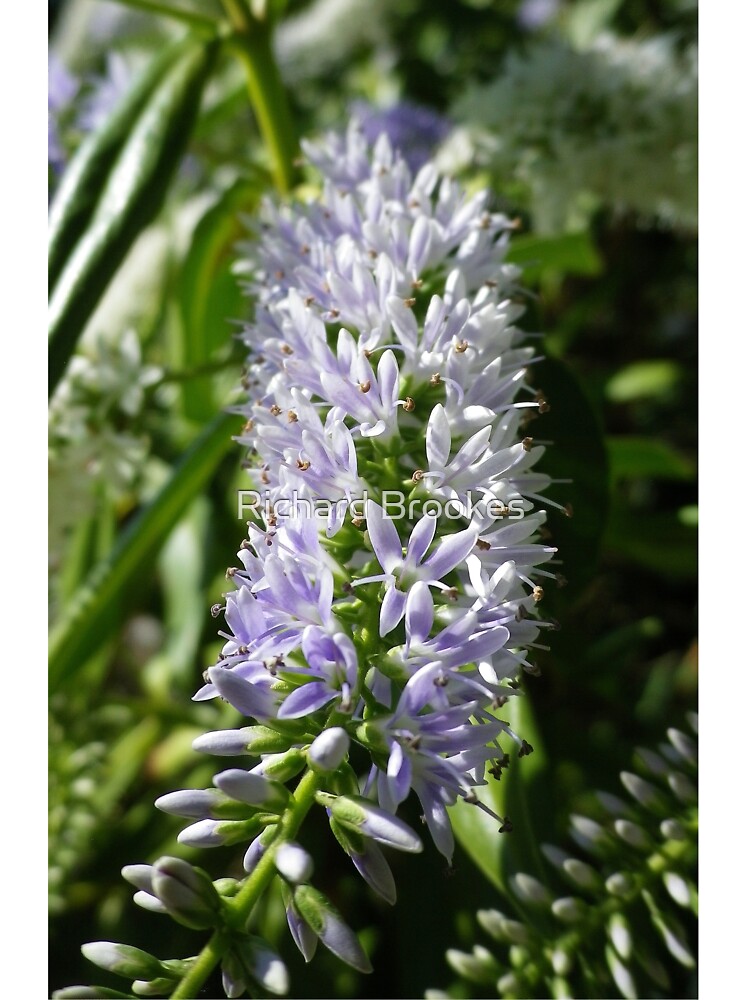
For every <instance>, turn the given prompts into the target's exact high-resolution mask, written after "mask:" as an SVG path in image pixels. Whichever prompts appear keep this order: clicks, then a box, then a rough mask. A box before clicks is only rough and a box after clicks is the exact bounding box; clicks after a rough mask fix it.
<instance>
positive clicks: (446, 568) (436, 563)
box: [422, 528, 477, 580]
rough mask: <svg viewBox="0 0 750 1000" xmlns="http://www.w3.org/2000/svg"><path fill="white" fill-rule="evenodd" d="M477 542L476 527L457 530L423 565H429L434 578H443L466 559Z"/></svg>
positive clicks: (443, 541) (444, 540)
mask: <svg viewBox="0 0 750 1000" xmlns="http://www.w3.org/2000/svg"><path fill="white" fill-rule="evenodd" d="M476 543H477V530H476V528H466V529H465V530H464V531H458V532H456V534H455V535H448V537H447V538H443V539H442V541H441V542H440V543H439V545H438V547H437V548H436V549H435V551H434V552H433V553H432V555H431V556H428V557H427V559H425V561H424V563H423V564H422V565H423V566H424V567H429V570H430V574H431V578H432V579H433V580H442V578H443V577H444V576H445V575H446V574H447V573H450V571H451V570H452V569H455V567H456V566H458V565H459V563H462V562H463V561H464V559H465V558H466V557H467V556H468V555H469V553H470V552H471V550H472V549H473V548H474V546H475V545H476Z"/></svg>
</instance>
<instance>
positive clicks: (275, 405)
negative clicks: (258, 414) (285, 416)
mask: <svg viewBox="0 0 750 1000" xmlns="http://www.w3.org/2000/svg"><path fill="white" fill-rule="evenodd" d="M268 409H269V411H270V412H271V414H272V415H273V416H274V417H278V415H279V414H280V413H281V407H280V406H279V404H278V403H273V404H272V405H271V406H269V407H268Z"/></svg>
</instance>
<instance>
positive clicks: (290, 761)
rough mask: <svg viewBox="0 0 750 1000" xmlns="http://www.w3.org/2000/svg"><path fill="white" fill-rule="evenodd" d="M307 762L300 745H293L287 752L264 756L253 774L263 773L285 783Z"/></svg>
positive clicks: (266, 776)
mask: <svg viewBox="0 0 750 1000" xmlns="http://www.w3.org/2000/svg"><path fill="white" fill-rule="evenodd" d="M306 763H307V758H306V757H305V754H304V753H303V752H302V751H301V750H300V749H299V748H298V747H292V749H291V750H287V751H286V752H285V753H274V754H269V755H268V756H267V757H264V758H263V760H262V761H261V762H260V764H258V765H257V767H254V768H253V774H262V775H263V776H264V777H265V778H271V779H272V780H273V781H280V782H282V783H283V782H285V781H289V779H290V778H295V777H296V776H297V775H298V774H299V773H300V771H301V770H302V769H303V768H304V767H305V764H306Z"/></svg>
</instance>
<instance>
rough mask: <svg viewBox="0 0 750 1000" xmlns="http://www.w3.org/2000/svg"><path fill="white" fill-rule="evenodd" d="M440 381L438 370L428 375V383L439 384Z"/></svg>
mask: <svg viewBox="0 0 750 1000" xmlns="http://www.w3.org/2000/svg"><path fill="white" fill-rule="evenodd" d="M441 382H442V379H441V378H440V372H435V374H434V375H431V376H430V385H440V383H441Z"/></svg>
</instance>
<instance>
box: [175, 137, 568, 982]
mask: <svg viewBox="0 0 750 1000" xmlns="http://www.w3.org/2000/svg"><path fill="white" fill-rule="evenodd" d="M306 153H307V156H308V159H309V160H310V161H311V162H312V164H313V165H314V166H315V167H317V169H318V171H319V172H320V174H322V177H323V184H322V192H321V194H320V197H319V198H318V199H316V200H314V201H311V202H310V203H309V204H306V205H298V204H297V205H294V206H292V207H288V206H286V207H279V206H274V205H271V204H269V205H267V206H266V209H265V223H264V231H263V235H262V238H261V239H260V241H259V245H258V247H257V249H255V248H254V247H253V248H250V254H251V257H250V260H249V261H247V262H245V263H243V266H242V271H243V272H246V273H247V274H249V275H251V279H250V281H249V284H248V291H249V292H250V294H252V295H253V296H254V298H255V300H256V315H255V320H254V322H253V323H252V325H250V326H248V327H247V328H246V329H245V331H244V339H245V342H246V344H247V346H248V348H249V351H250V357H249V364H248V369H247V373H246V378H245V382H244V384H245V387H246V389H247V392H248V399H247V402H246V403H245V404H244V405H243V406H242V411H243V413H244V414H245V416H246V418H247V422H246V425H245V427H244V430H243V432H242V435H241V438H240V440H241V442H242V443H243V444H244V445H246V446H247V447H248V448H249V459H248V462H247V465H248V468H249V469H250V471H251V473H252V476H253V479H254V484H255V485H257V486H262V487H263V488H264V489H265V490H267V491H268V492H269V493H270V495H271V497H272V498H273V499H278V498H283V497H288V496H290V495H291V492H292V491H297V494H298V495H299V496H303V497H310V498H326V499H328V500H331V499H333V500H339V499H340V500H343V501H346V503H342V504H341V505H338V506H333V507H332V508H331V512H330V513H329V514H328V516H327V517H326V518H320V517H316V516H313V515H309V516H299V515H295V516H291V515H290V516H281V515H279V516H277V515H275V514H274V515H273V516H271V517H269V518H268V519H267V520H262V519H261V518H258V519H256V520H254V521H252V522H250V523H249V532H248V538H247V539H246V540H245V542H244V543H243V545H242V548H241V550H240V552H239V560H240V563H241V565H240V566H239V567H238V568H235V569H231V570H229V572H228V576H229V578H230V579H231V581H232V583H233V585H234V588H235V589H234V591H233V592H232V593H230V594H228V595H227V596H226V603H225V605H224V606H217V607H216V608H215V609H214V610H215V613H216V614H219V613H221V612H222V611H223V613H224V616H225V619H226V623H227V631H226V632H224V633H222V634H223V636H224V638H225V639H226V644H225V645H224V648H223V650H222V652H221V655H220V657H219V660H218V662H217V663H216V664H215V665H213V666H211V667H209V669H208V670H207V671H206V675H205V680H206V683H205V685H204V686H203V687H202V688H201V690H200V691H199V692H198V694H197V695H196V698H197V699H199V700H205V699H209V698H213V697H216V696H220V697H222V698H224V699H225V700H226V701H228V702H229V703H231V705H233V706H234V707H235V708H236V709H237V710H238V711H239V712H240V713H241V714H242V715H243V716H246V717H249V718H251V719H253V720H254V724H253V725H249V726H247V727H245V728H241V729H238V730H230V731H222V732H216V733H209V734H207V735H205V736H203V737H201V738H199V739H198V740H197V741H196V744H195V746H196V749H198V750H201V751H205V752H208V753H213V754H217V755H219V756H236V755H242V754H251V755H256V756H258V757H259V762H258V763H256V764H255V765H254V766H252V767H250V768H249V769H244V768H238V767H231V768H229V769H228V770H226V771H223V772H221V773H219V774H217V775H216V776H215V779H214V784H215V786H216V787H215V788H213V789H208V790H186V791H180V792H174V793H171V794H169V795H167V796H164V797H163V798H162V799H161V800H160V801H159V803H158V804H159V805H160V807H162V808H163V809H165V810H166V811H168V812H173V813H176V814H178V815H182V816H186V817H189V818H191V819H193V820H195V822H194V823H193V824H192V825H191V826H189V827H187V829H185V830H184V831H183V832H182V834H181V839H182V841H183V842H185V843H187V844H190V845H193V846H205V847H210V846H216V845H220V844H235V843H243V842H244V843H246V844H247V845H248V846H247V851H246V854H245V868H246V870H247V871H248V872H252V871H254V870H255V868H256V866H257V865H258V863H259V860H260V859H261V858H262V857H263V856H264V853H265V852H266V851H267V850H268V849H269V848H270V846H271V845H272V844H274V843H275V840H274V838H275V837H276V836H277V832H278V830H279V829H280V817H282V816H283V815H285V813H286V811H287V810H288V809H289V808H290V806H291V805H293V803H294V801H295V800H294V799H293V798H290V792H289V790H288V789H287V787H286V782H287V781H289V780H291V779H292V778H293V777H295V776H297V775H298V774H300V773H301V772H302V771H303V770H304V769H307V772H308V773H313V774H314V775H315V776H316V789H317V790H316V800H317V802H318V803H319V804H320V805H322V806H323V807H324V808H325V809H326V810H327V811H328V815H329V819H330V822H331V826H332V828H333V831H334V833H335V835H336V837H337V839H338V840H339V842H340V844H341V846H342V847H343V849H344V850H345V851H346V853H347V854H348V855H349V856H350V857H351V859H352V861H353V863H354V864H355V866H356V867H357V869H358V871H359V872H360V873H361V874H362V876H363V877H364V878H365V880H366V881H367V882H368V883H369V884H370V885H371V886H372V887H373V888H374V889H375V890H376V891H378V892H379V893H380V894H381V895H382V896H383V897H385V898H386V899H388V900H389V901H391V902H392V901H393V899H394V898H395V887H394V884H393V877H392V874H391V872H390V869H389V867H388V863H387V861H386V859H385V857H384V855H383V854H382V852H381V850H380V847H379V845H380V844H385V845H388V846H391V847H396V848H398V849H401V850H407V851H414V850H419V849H421V843H420V841H419V839H418V838H417V837H416V835H415V834H414V833H413V832H412V831H411V830H410V829H409V828H408V827H406V826H405V825H404V824H403V822H402V821H401V820H400V819H398V818H397V817H396V815H395V814H396V812H397V810H398V808H399V806H400V804H401V803H402V802H404V800H405V799H406V798H407V796H408V795H409V794H410V792H411V791H412V790H413V791H414V792H415V793H416V795H417V796H418V798H419V800H420V803H421V806H422V809H423V812H424V819H425V821H426V824H427V827H428V828H429V831H430V833H431V835H432V837H433V839H434V841H435V843H436V845H437V847H438V848H439V850H440V851H441V852H442V853H443V854H444V856H445V857H446V858H447V859H448V860H449V861H450V859H451V857H452V853H453V846H454V843H453V834H452V831H451V824H450V818H449V813H448V807H449V806H451V805H452V804H454V803H455V802H456V801H457V800H459V799H460V800H464V801H465V802H468V803H470V804H472V805H474V806H477V805H480V804H479V803H478V801H477V797H476V795H475V793H474V791H473V790H474V788H475V787H476V786H478V785H481V784H485V783H486V779H485V770H486V768H487V763H488V761H494V765H493V766H492V767H491V768H490V770H491V771H492V772H493V773H494V774H495V775H496V776H499V775H500V771H501V769H502V768H503V767H504V766H506V765H507V763H508V760H509V758H508V754H507V753H506V749H505V747H508V748H510V747H512V746H513V745H515V746H516V747H517V748H518V751H519V754H520V755H521V756H523V755H524V754H525V753H528V752H529V751H530V749H531V748H530V747H529V746H528V744H526V743H525V742H524V741H523V740H522V739H521V738H520V737H519V736H517V735H516V734H515V733H514V732H513V731H512V730H511V729H510V727H509V726H508V724H507V723H506V722H504V721H502V720H501V719H500V718H499V717H498V716H497V714H496V710H497V709H498V708H499V707H500V706H501V705H502V704H503V703H504V702H505V701H507V699H508V698H509V697H512V696H515V695H516V694H517V691H516V681H515V679H516V677H517V675H518V673H519V671H521V670H522V669H524V668H526V669H533V665H532V664H531V662H530V661H529V659H528V655H529V650H530V649H531V648H533V647H534V646H535V645H536V643H537V638H538V636H539V633H540V630H541V629H543V628H544V627H545V626H546V625H549V624H550V623H548V622H545V621H542V620H540V619H539V618H538V617H537V614H536V610H535V609H536V606H537V604H538V602H539V601H540V600H541V598H542V596H543V591H542V588H541V587H540V586H539V583H538V579H539V577H544V576H546V577H554V573H552V572H551V571H550V570H549V569H548V568H547V569H541V568H540V566H542V565H543V564H545V563H547V562H548V561H549V560H550V559H551V558H552V557H553V555H554V552H555V550H554V549H553V548H551V547H549V546H548V545H545V544H543V543H542V542H541V541H540V540H539V529H540V528H541V526H542V524H543V522H544V518H545V514H544V511H543V510H538V509H535V504H536V502H538V501H539V499H540V498H539V493H540V491H542V490H543V489H544V488H545V487H546V485H547V484H548V482H549V480H548V477H546V476H545V475H543V474H541V473H539V472H536V471H534V465H535V463H536V461H537V459H538V458H539V457H540V455H541V454H542V452H543V448H542V447H540V446H535V445H534V444H533V441H532V439H531V438H530V437H528V436H527V435H526V433H525V431H524V429H523V426H524V424H525V422H526V420H527V418H528V417H529V416H533V415H534V414H535V413H536V412H537V411H538V410H539V409H540V408H541V409H544V408H545V406H546V403H545V401H544V399H543V398H542V396H541V395H540V394H535V393H534V392H533V391H532V390H531V389H530V387H529V385H528V383H527V370H528V367H529V365H530V364H532V362H533V361H534V351H533V349H531V348H529V347H525V346H523V345H522V343H521V341H522V334H521V332H520V331H519V329H518V328H517V327H516V326H515V321H516V320H517V319H518V317H519V315H520V314H521V312H522V308H521V307H520V306H519V305H518V304H517V302H516V301H515V294H514V293H515V282H516V279H517V277H518V275H517V271H516V269H514V268H513V267H512V266H510V265H508V264H505V263H504V262H503V257H504V252H505V249H506V246H507V243H508V240H509V238H510V233H511V230H512V229H513V223H512V222H511V221H510V220H508V219H507V218H505V217H504V216H502V215H499V214H496V213H494V212H493V211H491V208H490V207H489V205H488V194H487V193H486V192H482V193H480V194H477V195H475V196H473V197H468V196H466V195H465V194H464V192H463V191H462V190H461V189H460V187H459V186H458V185H457V184H456V183H454V182H452V181H449V180H446V179H441V178H440V177H439V175H438V173H437V171H436V169H435V167H434V165H433V164H431V163H428V164H426V165H425V166H424V167H423V168H422V169H421V170H420V171H419V173H418V174H417V175H416V177H412V175H411V173H410V170H409V167H408V166H407V164H406V162H405V161H404V159H403V158H402V157H401V156H400V155H399V154H398V153H397V152H394V150H393V148H392V146H391V144H390V143H389V141H388V140H387V139H386V138H385V137H384V136H381V138H380V139H379V140H378V141H377V142H376V143H375V145H374V147H372V148H371V147H370V146H369V145H368V143H367V141H366V139H365V137H364V136H363V134H362V132H361V131H360V130H359V128H358V127H357V125H356V123H355V124H353V125H352V126H351V127H350V129H349V130H348V132H347V133H346V135H345V136H339V135H332V136H330V137H328V138H327V139H326V140H325V141H323V142H321V143H320V144H316V145H312V144H311V145H308V146H306ZM388 490H401V491H404V490H405V491H407V492H408V495H409V499H410V501H414V500H416V501H419V502H420V503H421V504H422V506H423V507H424V512H422V510H421V507H420V505H419V504H417V507H416V509H415V506H414V504H413V503H410V504H409V510H408V512H407V510H406V508H404V510H403V516H401V517H396V518H394V519H390V518H389V517H387V516H386V511H385V509H384V505H383V503H382V498H383V496H384V494H385V492H386V491H388ZM365 495H366V496H367V497H368V499H367V500H366V502H365V503H364V504H363V507H362V510H361V514H362V516H357V515H355V516H350V513H348V512H350V511H351V507H350V506H348V504H350V503H351V501H353V500H356V499H357V498H362V497H364V496H365ZM471 497H479V498H480V502H479V503H478V504H476V503H475V504H470V502H469V501H470V499H471ZM436 500H439V501H441V502H442V503H443V504H450V505H452V507H453V511H454V516H451V517H447V516H444V515H442V514H440V513H436V512H435V510H434V503H435V501H436ZM511 501H514V502H515V505H516V506H518V509H521V510H522V511H523V513H524V516H523V517H521V518H516V519H514V520H512V521H511V520H509V519H506V518H504V517H503V516H502V513H503V511H507V510H508V509H509V506H508V505H509V504H510V502H511ZM430 503H432V505H433V506H430ZM519 505H520V506H519ZM498 511H499V512H500V514H499V516H498ZM412 515H413V516H412ZM355 747H356V748H357V749H356V756H354V757H353V758H352V759H353V761H357V762H359V761H361V760H363V759H366V760H369V764H368V765H367V766H365V768H364V769H363V770H362V772H361V773H358V772H357V771H355V769H354V767H353V766H352V764H350V763H349V755H350V753H352V752H353V751H354V749H355ZM363 754H364V755H365V756H363ZM357 766H358V767H359V766H360V765H359V763H357ZM282 825H283V824H282ZM282 832H283V831H282ZM281 839H282V840H283V836H282V838H281ZM277 847H278V844H276V846H275V847H274V851H275V852H276V853H275V858H276V864H277V867H279V866H280V864H281V858H280V857H279V852H278V851H277V850H276V848H277ZM303 867H304V869H305V873H307V874H305V873H303V875H301V876H300V879H299V880H295V879H293V878H287V881H288V882H290V883H294V882H295V881H303V882H306V881H307V876H308V874H309V873H308V872H307V868H308V866H306V865H305V866H303ZM309 867H310V868H311V866H309ZM281 874H282V875H285V873H284V872H283V871H282V872H281ZM285 877H286V876H285ZM308 888H309V887H308ZM310 891H312V889H311V890H310ZM290 892H291V890H290ZM300 898H301V899H302V900H303V902H302V903H300ZM305 899H307V896H306V895H305V893H302V894H300V887H299V886H298V888H297V889H296V890H294V892H293V893H292V894H291V895H289V902H288V910H287V912H288V918H289V923H290V928H291V929H292V933H293V935H294V937H295V940H296V941H297V943H298V945H299V946H300V948H301V950H302V951H303V953H305V955H306V956H307V955H308V954H309V950H310V947H309V938H310V936H311V935H312V937H313V938H314V937H315V935H317V936H318V937H320V938H321V939H322V940H324V943H326V944H327V946H328V947H331V948H332V950H336V948H335V941H334V944H333V945H332V944H331V935H330V934H329V940H327V941H326V939H325V936H324V935H325V927H326V926H328V925H327V924H326V922H325V921H324V920H323V921H322V923H321V921H320V920H318V921H317V924H316V921H315V920H314V919H313V918H312V917H311V920H312V924H316V926H314V927H313V930H314V931H315V934H312V931H311V926H312V925H311V921H310V920H306V918H305V909H304V907H305V903H304V900H305ZM308 902H309V900H308ZM307 912H308V913H309V912H310V911H309V909H308V911H307ZM331 926H333V925H332V924H331ZM321 928H323V929H322V930H321ZM334 938H335V935H334ZM337 953H338V952H337ZM346 960H347V961H352V964H355V965H356V964H357V962H356V961H354V960H352V958H351V955H350V956H349V957H347V958H346ZM358 967H361V962H360V965H359V966H358Z"/></svg>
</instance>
